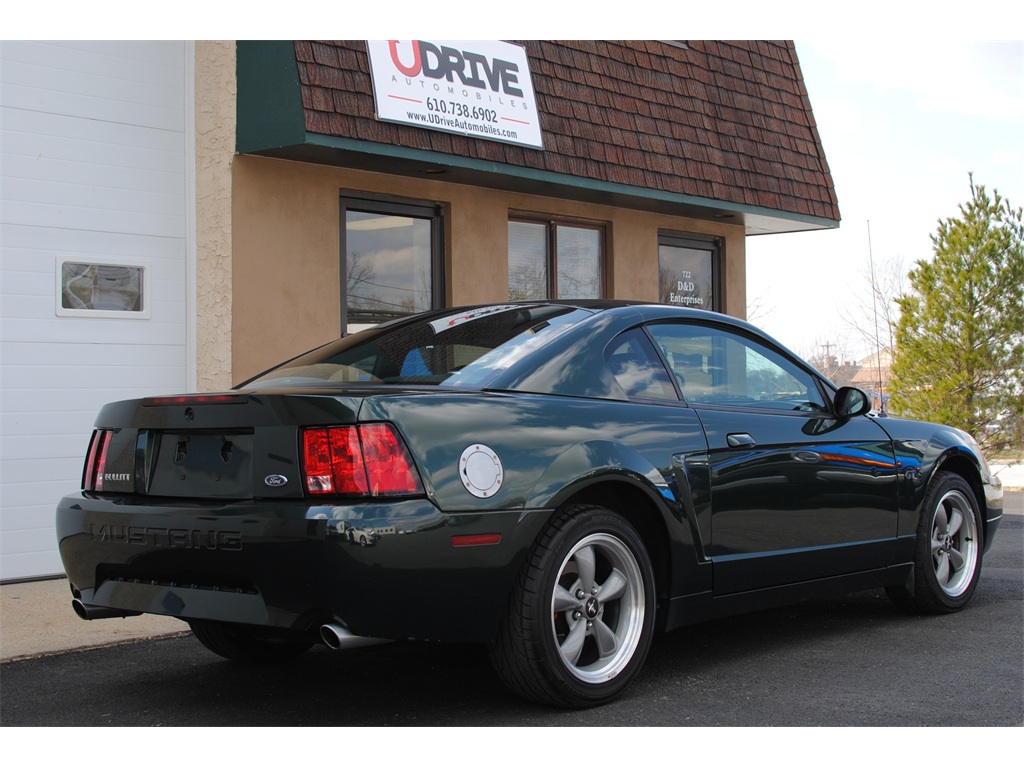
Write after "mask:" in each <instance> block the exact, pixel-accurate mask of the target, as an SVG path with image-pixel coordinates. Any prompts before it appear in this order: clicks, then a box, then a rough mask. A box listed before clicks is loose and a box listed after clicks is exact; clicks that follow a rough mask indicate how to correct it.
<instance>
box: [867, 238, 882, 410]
mask: <svg viewBox="0 0 1024 768" xmlns="http://www.w3.org/2000/svg"><path fill="white" fill-rule="evenodd" d="M867 224H868V264H869V266H870V269H871V306H872V309H873V310H874V313H875V368H876V370H877V371H878V405H879V408H878V410H879V412H880V413H883V414H884V413H885V389H884V387H883V385H882V343H881V341H879V339H878V288H877V287H876V285H875V257H874V254H873V253H872V252H871V220H870V219H868V222H867Z"/></svg>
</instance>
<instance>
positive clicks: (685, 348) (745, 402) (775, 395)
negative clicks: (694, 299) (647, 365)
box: [650, 325, 826, 411]
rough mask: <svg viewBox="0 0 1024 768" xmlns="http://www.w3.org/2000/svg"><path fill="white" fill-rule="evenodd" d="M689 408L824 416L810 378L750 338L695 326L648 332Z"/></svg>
mask: <svg viewBox="0 0 1024 768" xmlns="http://www.w3.org/2000/svg"><path fill="white" fill-rule="evenodd" d="M650 331H651V335H652V336H653V337H654V339H655V342H656V343H657V344H658V346H660V347H661V350H662V352H663V353H664V355H665V358H666V360H667V361H668V364H669V367H670V368H671V369H672V372H673V374H674V375H675V378H676V381H677V382H678V383H679V384H680V386H681V387H682V391H683V398H684V399H685V400H686V401H687V402H688V403H706V404H710V405H726V406H730V405H731V406H743V407H754V408H773V409H778V410H787V411H792V410H799V411H824V410H826V408H825V404H824V400H823V398H822V396H821V393H820V392H819V391H818V387H817V384H816V383H815V380H814V378H813V377H812V376H811V375H810V374H809V373H807V372H806V371H805V370H803V369H802V368H800V367H799V366H798V365H796V364H795V363H794V362H793V361H791V360H789V359H787V358H785V357H783V356H782V355H780V354H779V353H777V352H775V351H774V350H772V349H769V348H768V347H765V346H763V345H761V344H759V343H757V342H756V341H753V340H752V339H748V338H746V337H743V336H739V335H737V334H733V333H729V332H727V331H724V330H721V329H718V328H713V327H710V326H699V325H655V326H651V328H650Z"/></svg>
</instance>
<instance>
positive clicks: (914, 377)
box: [891, 176, 1024, 442]
mask: <svg viewBox="0 0 1024 768" xmlns="http://www.w3.org/2000/svg"><path fill="white" fill-rule="evenodd" d="M970 181H971V199H970V201H968V202H967V203H966V204H961V205H960V216H959V218H951V219H945V220H942V219H940V220H939V224H938V229H937V231H936V232H935V234H933V235H932V243H933V246H934V257H933V258H932V260H931V261H925V260H921V261H918V262H917V267H916V268H915V269H913V270H911V272H910V275H909V282H910V290H909V292H908V293H906V294H904V295H903V296H901V297H900V298H899V299H897V303H898V304H899V307H900V319H899V323H898V326H897V329H896V349H895V358H894V360H893V368H892V373H893V381H892V385H891V389H892V392H893V396H892V399H891V408H892V411H893V412H894V413H898V414H900V415H903V416H908V417H911V418H915V419H923V420H926V421H935V422H940V423H943V424H949V425H950V426H954V427H959V428H960V429H963V430H966V431H967V432H969V433H971V434H972V435H974V437H975V438H976V439H977V440H978V441H979V442H984V441H985V440H986V438H987V434H986V425H988V424H992V423H995V422H997V421H1001V422H1002V424H1003V432H1002V435H1001V438H1002V440H1005V439H1006V438H1007V437H1008V436H1009V434H1010V433H1011V432H1016V439H1017V440H1019V438H1020V433H1019V429H1020V425H1021V422H1022V421H1024V226H1022V219H1021V209H1020V208H1017V209H1013V208H1011V206H1010V204H1009V202H1008V201H1006V200H1004V199H1003V198H1001V197H1000V195H999V193H998V191H994V192H993V196H992V197H991V198H990V197H989V196H988V194H987V193H986V191H985V187H983V186H975V185H974V178H973V176H971V177H970Z"/></svg>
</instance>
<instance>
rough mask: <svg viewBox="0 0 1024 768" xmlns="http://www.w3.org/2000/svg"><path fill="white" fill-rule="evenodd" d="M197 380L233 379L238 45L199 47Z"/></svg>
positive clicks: (211, 385) (223, 382)
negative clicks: (233, 203)
mask: <svg viewBox="0 0 1024 768" xmlns="http://www.w3.org/2000/svg"><path fill="white" fill-rule="evenodd" d="M195 102H196V103H195V121H196V379H197V385H198V388H199V389H200V390H201V391H210V390H221V389H227V388H229V387H230V386H231V384H232V376H231V346H232V340H231V312H232V284H231V254H232V243H231V191H232V190H231V164H232V161H233V159H234V155H235V42H234V41H233V40H222V41H216V40H213V41H204V40H199V41H197V42H196V44H195Z"/></svg>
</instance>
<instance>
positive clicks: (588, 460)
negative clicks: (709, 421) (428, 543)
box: [360, 392, 709, 591]
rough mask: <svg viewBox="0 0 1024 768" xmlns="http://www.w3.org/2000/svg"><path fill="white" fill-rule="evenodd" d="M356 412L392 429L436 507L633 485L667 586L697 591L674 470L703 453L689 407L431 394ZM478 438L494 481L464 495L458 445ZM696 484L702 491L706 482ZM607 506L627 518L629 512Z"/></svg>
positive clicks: (478, 506)
mask: <svg viewBox="0 0 1024 768" xmlns="http://www.w3.org/2000/svg"><path fill="white" fill-rule="evenodd" d="M360 418H361V419H365V420H377V419H382V420H387V421H390V422H392V423H394V424H396V425H397V426H398V428H399V430H400V431H401V432H402V434H403V436H404V437H405V439H406V441H407V443H408V445H409V448H410V451H411V452H412V454H413V457H414V460H415V461H416V463H417V464H418V465H419V466H420V467H421V469H422V470H423V472H422V474H423V477H424V484H425V485H426V486H427V492H428V494H429V495H430V498H431V499H432V500H433V501H434V502H435V503H436V504H437V506H438V508H439V509H441V510H443V511H445V512H463V511H470V510H481V511H484V512H485V513H486V511H487V510H507V509H524V510H537V509H543V510H548V511H551V510H554V509H555V508H557V507H559V506H561V505H562V504H565V503H567V502H569V501H571V500H572V499H573V498H574V497H577V496H578V495H580V494H582V493H586V492H587V491H588V489H591V488H593V487H598V486H601V485H602V484H610V483H623V484H628V485H631V486H633V487H635V488H637V489H639V490H640V491H641V492H642V493H644V494H645V495H646V497H647V498H648V499H649V500H650V505H651V509H653V510H654V511H655V514H656V515H657V517H658V518H659V520H658V522H659V526H660V527H661V529H662V530H663V534H662V536H663V541H659V542H658V545H659V546H661V545H664V544H666V543H667V545H668V546H670V547H671V548H672V558H671V560H672V563H673V566H674V567H675V568H676V570H675V571H674V573H673V577H672V584H673V586H672V590H673V591H679V590H688V591H697V590H699V589H701V584H702V580H703V577H701V578H700V579H698V578H696V577H693V578H690V577H689V574H690V572H691V571H692V569H693V568H694V567H695V565H696V563H697V562H698V560H699V559H700V543H699V541H698V538H699V536H696V535H695V534H696V533H697V524H696V520H695V519H694V516H695V515H696V514H697V511H696V509H697V507H695V504H694V501H693V499H692V495H693V492H692V489H691V488H690V487H689V485H690V481H688V479H687V476H686V475H685V473H682V472H680V471H679V468H680V467H681V466H683V464H684V462H685V461H686V457H689V456H699V457H704V456H705V454H706V451H707V442H706V441H705V439H704V433H703V429H702V428H701V425H700V423H699V421H698V420H697V417H696V415H695V414H694V412H693V411H692V410H691V409H690V408H687V407H685V406H682V405H679V404H673V405H655V404H648V403H636V402H618V401H602V400H594V399H589V398H576V397H558V396H543V395H531V394H521V393H486V392H485V393H464V394H463V393H450V392H439V393H437V394H433V395H430V394H423V395H417V396H396V397H388V398H374V399H373V400H368V401H367V402H366V403H365V405H364V407H363V410H362V411H361V413H360ZM478 445H482V446H485V447H486V448H487V450H489V451H491V452H493V454H494V455H495V456H496V457H497V459H498V460H499V461H500V463H501V468H502V480H501V483H500V487H498V488H496V489H495V490H494V492H493V494H491V495H489V496H487V497H486V498H477V497H475V496H474V495H473V494H471V493H470V491H469V490H467V487H466V484H465V483H464V482H463V480H462V478H461V477H460V472H461V471H462V465H461V458H462V456H463V454H464V452H465V451H467V450H470V449H472V448H473V447H474V446H478ZM695 466H696V467H698V469H693V470H691V472H694V471H696V472H699V471H701V468H702V469H703V470H704V471H706V466H707V465H706V461H704V462H700V461H698V462H696V464H695ZM698 486H699V487H704V488H706V482H704V483H702V484H701V483H698ZM591 498H592V497H591ZM697 501H698V502H700V501H701V499H700V498H698V499H697ZM605 503H606V504H608V503H610V502H609V501H607V500H606V501H605ZM700 508H701V509H703V508H704V507H703V506H701V507H700ZM615 511H617V512H619V513H620V514H625V515H626V516H627V517H628V516H629V514H630V513H632V512H633V510H628V509H619V510H615ZM708 588H709V585H708Z"/></svg>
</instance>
